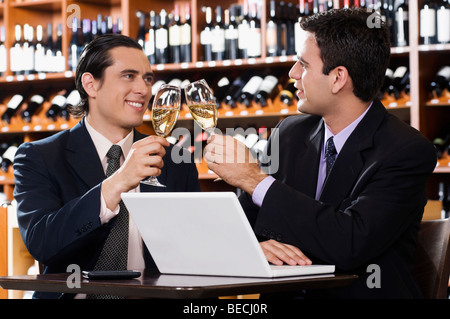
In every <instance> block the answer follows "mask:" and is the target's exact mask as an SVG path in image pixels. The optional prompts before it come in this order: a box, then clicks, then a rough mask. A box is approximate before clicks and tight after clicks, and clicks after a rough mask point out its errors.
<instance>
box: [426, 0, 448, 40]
mask: <svg viewBox="0 0 450 319" xmlns="http://www.w3.org/2000/svg"><path fill="white" fill-rule="evenodd" d="M420 43H422V44H435V43H450V0H427V1H425V2H424V4H423V5H422V7H421V9H420Z"/></svg>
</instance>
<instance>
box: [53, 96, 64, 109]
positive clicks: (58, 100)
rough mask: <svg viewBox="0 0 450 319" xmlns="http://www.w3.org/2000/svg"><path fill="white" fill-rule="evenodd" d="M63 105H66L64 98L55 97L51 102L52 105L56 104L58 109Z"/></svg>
mask: <svg viewBox="0 0 450 319" xmlns="http://www.w3.org/2000/svg"><path fill="white" fill-rule="evenodd" d="M65 103H66V98H65V97H64V96H62V95H57V96H55V97H54V98H53V100H52V104H56V105H58V106H59V107H63V106H64V104H65Z"/></svg>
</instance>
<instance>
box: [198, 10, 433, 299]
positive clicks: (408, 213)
mask: <svg viewBox="0 0 450 319" xmlns="http://www.w3.org/2000/svg"><path fill="white" fill-rule="evenodd" d="M369 15H370V12H366V11H365V10H363V9H348V10H347V9H343V10H330V11H327V12H324V13H319V14H316V15H313V16H310V17H308V18H306V19H303V20H302V22H301V27H302V29H303V30H304V32H305V36H304V37H303V39H304V42H303V46H302V49H301V50H300V52H298V61H297V62H296V63H295V65H294V66H293V67H292V69H291V71H290V72H289V76H290V77H291V78H292V79H294V80H295V87H296V88H297V89H298V93H297V95H298V97H299V102H298V110H299V111H301V112H303V113H305V114H303V115H297V116H290V117H288V118H286V119H285V120H283V121H281V122H280V123H279V125H278V127H277V130H275V132H274V133H272V134H275V136H271V137H270V140H269V143H268V149H269V151H268V154H271V152H270V149H273V147H272V146H273V145H272V144H273V143H276V141H279V145H278V147H277V149H279V154H278V157H279V169H278V170H277V171H276V172H271V174H270V175H266V174H264V173H262V171H261V170H260V168H259V166H258V164H255V161H254V160H249V161H248V162H246V163H242V162H241V163H239V162H237V163H235V162H234V161H233V159H234V158H237V159H243V158H249V157H251V155H250V154H249V151H248V150H247V149H246V148H245V146H243V145H239V143H238V142H236V141H234V140H233V138H230V137H221V136H218V135H215V136H213V137H212V138H211V140H210V142H209V144H208V145H207V147H206V155H205V158H206V159H207V161H208V167H209V168H210V169H211V170H213V171H215V172H216V173H217V174H218V175H219V176H220V177H222V178H223V179H224V180H225V181H226V182H228V183H229V184H232V185H234V186H236V187H239V188H241V189H242V190H244V191H245V192H246V193H244V194H243V195H242V196H241V197H240V201H241V204H242V206H243V207H244V210H245V211H246V214H247V217H248V218H249V220H250V222H251V223H252V224H253V227H254V231H255V233H256V234H257V235H258V236H259V238H261V243H260V244H261V247H262V248H263V251H264V253H265V255H266V257H267V260H268V261H269V262H271V263H274V264H282V263H286V264H289V265H295V264H300V265H304V264H307V263H310V262H311V261H312V262H313V263H316V262H317V263H321V264H323V263H329V264H334V265H336V268H337V270H338V271H344V272H350V273H355V274H357V275H358V277H359V278H358V280H357V281H356V282H355V283H354V284H352V285H351V286H348V287H343V288H334V289H332V288H330V289H321V290H318V291H312V290H309V291H307V292H306V295H305V296H306V297H310V298H314V297H318V298H419V297H421V292H420V290H419V288H418V286H417V284H416V282H415V281H414V279H413V276H412V274H411V269H412V263H413V254H414V249H415V240H416V237H417V230H418V226H419V223H420V221H421V218H422V214H423V209H424V206H425V203H426V201H427V199H426V194H425V188H426V182H427V178H428V177H429V175H430V174H431V173H432V171H433V169H434V167H435V164H436V152H435V150H434V148H433V145H432V144H431V143H430V142H429V141H428V140H426V138H425V137H424V136H423V135H422V134H421V133H419V132H418V131H417V130H415V129H413V128H411V127H410V126H409V125H407V124H405V123H403V122H402V121H400V120H399V119H398V118H396V117H395V116H393V115H391V114H389V113H387V111H386V109H385V108H384V106H383V105H382V104H381V102H380V101H379V100H378V99H377V98H376V97H377V93H378V90H379V89H380V87H381V84H382V82H383V79H384V74H385V70H386V67H387V65H388V62H389V54H390V44H389V32H388V29H387V27H386V25H385V24H384V23H383V24H382V25H381V26H380V28H369V27H368V26H367V21H368V20H367V19H368V18H369ZM235 144H238V145H237V146H236V145H235ZM373 265H376V266H378V267H377V269H379V270H380V273H379V275H380V285H377V287H373V285H369V284H367V282H368V281H367V280H368V279H370V278H369V276H370V275H371V274H372V272H371V271H370V270H371V269H372V266H373Z"/></svg>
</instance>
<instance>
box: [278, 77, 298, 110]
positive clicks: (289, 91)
mask: <svg viewBox="0 0 450 319" xmlns="http://www.w3.org/2000/svg"><path fill="white" fill-rule="evenodd" d="M294 84H295V80H294V79H289V80H288V82H287V84H286V85H285V87H284V88H283V90H281V92H280V101H281V102H282V103H284V104H286V105H288V106H291V105H292V102H293V101H294V99H296V98H297V95H296V92H297V89H296V88H295V86H294Z"/></svg>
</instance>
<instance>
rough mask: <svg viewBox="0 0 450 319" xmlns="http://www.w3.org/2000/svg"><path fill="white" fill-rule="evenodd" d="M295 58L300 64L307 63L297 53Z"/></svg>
mask: <svg viewBox="0 0 450 319" xmlns="http://www.w3.org/2000/svg"><path fill="white" fill-rule="evenodd" d="M297 60H298V61H300V62H301V63H302V64H307V65H309V63H308V61H305V59H303V57H301V56H299V55H297Z"/></svg>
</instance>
